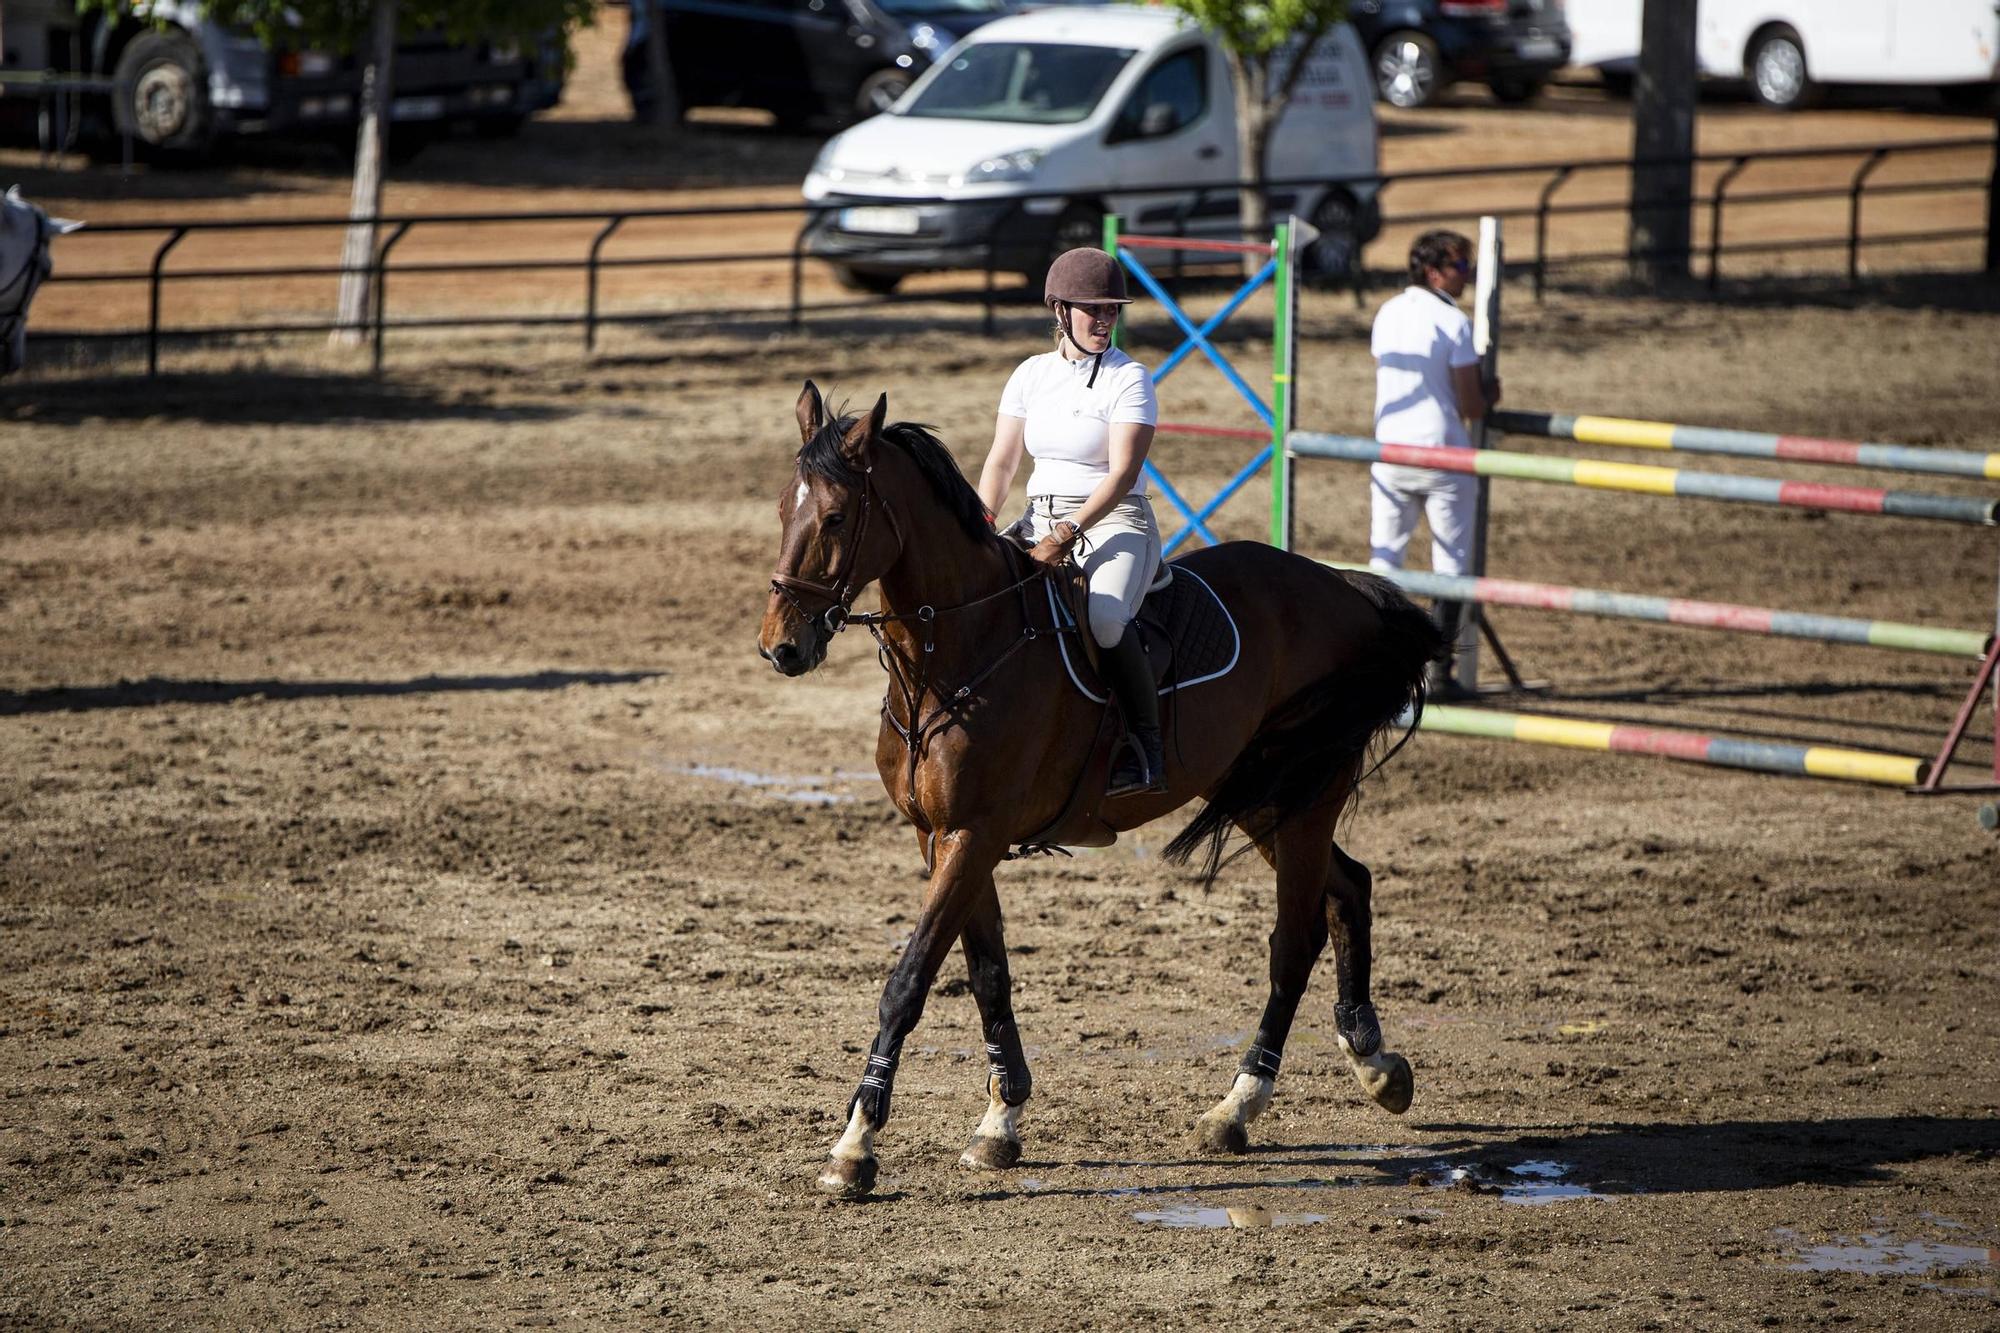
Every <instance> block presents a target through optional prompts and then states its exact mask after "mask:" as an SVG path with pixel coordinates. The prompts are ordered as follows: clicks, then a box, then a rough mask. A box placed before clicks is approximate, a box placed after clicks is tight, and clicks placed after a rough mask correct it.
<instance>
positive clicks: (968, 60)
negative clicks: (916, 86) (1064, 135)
mask: <svg viewBox="0 0 2000 1333" xmlns="http://www.w3.org/2000/svg"><path fill="white" fill-rule="evenodd" d="M1133 54H1134V53H1133V52H1132V51H1129V50H1121V49H1119V48H1117V47H1111V46H1057V45H1053V44H1050V43H1045V42H975V43H973V44H972V45H970V46H967V47H964V48H963V49H961V50H960V51H959V53H958V54H957V55H956V56H954V57H953V58H952V60H951V63H950V64H949V65H946V66H945V67H944V68H943V69H940V70H939V71H938V72H937V74H936V75H935V76H934V77H933V78H932V79H931V81H930V82H929V83H928V84H926V85H925V87H924V89H923V91H922V92H921V93H919V94H918V96H917V98H916V100H915V101H914V102H912V103H910V105H909V106H907V107H905V108H904V109H903V110H902V112H901V114H902V115H905V116H934V117H938V118H946V119H953V120H1010V121H1019V122H1021V123H1023V124H1029V125H1067V124H1073V123H1075V122H1076V121H1079V120H1082V119H1084V118H1085V117H1086V116H1088V115H1089V114H1090V113H1091V111H1092V110H1094V109H1095V108H1096V106H1097V104H1098V102H1099V101H1101V100H1102V99H1103V97H1104V90H1105V89H1107V88H1109V87H1110V86H1111V81H1112V80H1113V79H1115V78H1117V77H1118V71H1119V70H1121V69H1124V68H1125V62H1127V61H1128V60H1130V59H1131V58H1132V56H1133Z"/></svg>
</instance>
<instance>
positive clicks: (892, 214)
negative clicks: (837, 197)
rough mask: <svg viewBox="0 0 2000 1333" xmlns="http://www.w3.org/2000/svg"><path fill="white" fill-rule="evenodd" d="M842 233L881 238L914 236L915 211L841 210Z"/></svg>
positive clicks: (886, 209)
mask: <svg viewBox="0 0 2000 1333" xmlns="http://www.w3.org/2000/svg"><path fill="white" fill-rule="evenodd" d="M840 229H841V230H842V231H866V232H874V233H876V234H877V235H881V236H915V235H916V234H917V210H916V209H914V208H843V209H841V210H840Z"/></svg>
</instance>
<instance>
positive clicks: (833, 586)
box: [771, 466, 903, 634]
mask: <svg viewBox="0 0 2000 1333" xmlns="http://www.w3.org/2000/svg"><path fill="white" fill-rule="evenodd" d="M874 472H875V469H874V468H873V467H872V466H871V467H866V468H863V469H862V470H861V517H860V518H858V519H857V520H855V524H854V544H853V545H852V546H850V547H849V548H848V559H847V561H846V568H845V569H843V570H841V572H840V576H839V577H838V578H833V577H832V576H831V575H829V576H828V577H829V579H830V580H831V581H830V582H828V583H817V582H814V581H813V580H812V579H805V578H800V577H799V576H798V575H796V574H787V573H785V572H784V571H783V570H777V571H774V572H773V573H772V575H771V590H772V591H773V592H775V593H777V594H778V595H779V596H780V597H783V598H784V599H785V600H786V601H787V602H789V603H791V607H792V610H794V611H796V612H798V614H799V619H801V620H815V619H816V620H818V621H819V622H820V623H821V624H822V625H823V626H825V628H826V632H827V633H828V634H837V633H839V632H840V630H841V628H842V627H843V626H845V625H846V624H847V618H848V615H849V614H850V613H851V612H852V611H853V608H854V599H855V598H856V597H858V596H860V595H861V589H862V587H863V586H865V585H866V584H867V582H868V580H867V579H861V580H859V581H858V582H857V581H856V580H855V578H854V567H855V566H856V565H857V564H859V563H860V562H861V548H862V546H863V545H865V544H866V543H867V541H868V515H869V514H870V513H871V512H872V511H873V510H874V508H875V481H874ZM882 517H883V518H884V519H885V520H886V521H887V522H888V524H889V531H890V532H891V533H892V534H894V535H895V538H896V554H897V555H898V556H899V557H900V556H901V555H902V553H903V530H902V528H901V527H899V526H898V525H897V523H896V513H895V511H894V510H893V509H891V508H889V506H888V505H887V504H884V505H883V506H882ZM801 592H803V593H810V594H811V595H813V596H814V597H819V598H823V599H824V600H825V601H826V604H827V605H826V609H825V610H824V611H822V612H820V613H819V615H818V616H811V615H808V614H807V613H806V609H805V607H803V606H801V605H800V604H799V599H798V597H797V596H795V595H794V594H796V593H801Z"/></svg>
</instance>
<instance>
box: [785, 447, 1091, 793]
mask: <svg viewBox="0 0 2000 1333" xmlns="http://www.w3.org/2000/svg"><path fill="white" fill-rule="evenodd" d="M874 471H875V469H874V468H873V467H872V466H871V467H868V468H864V469H863V470H862V478H861V516H860V518H859V519H857V520H856V522H855V538H854V543H853V545H852V546H851V547H850V548H849V555H850V558H849V559H848V560H847V561H846V562H845V564H846V568H845V569H843V570H842V572H841V574H840V577H839V578H837V579H834V580H832V581H831V582H829V583H818V582H815V581H813V580H811V579H804V578H800V577H798V576H797V575H795V574H784V573H773V574H772V575H771V587H772V588H773V589H775V590H776V591H777V592H778V594H779V595H780V596H782V597H783V598H784V599H785V600H786V601H787V602H790V603H791V605H792V609H793V610H795V611H797V612H798V613H799V616H800V618H801V619H804V620H812V619H814V618H815V617H813V616H811V615H808V614H807V612H806V609H805V608H804V607H803V606H801V605H799V600H798V598H797V597H796V596H794V595H793V593H794V590H795V589H796V590H797V591H799V592H807V593H811V594H812V595H814V596H816V597H823V598H825V599H826V600H827V603H828V605H827V608H826V610H824V611H822V612H821V613H820V614H819V616H818V617H817V619H818V620H819V621H820V623H821V624H823V625H824V626H825V627H826V630H827V632H828V633H829V634H838V633H839V632H840V631H841V630H843V629H845V628H847V626H849V625H865V626H866V627H867V629H868V633H869V634H870V635H871V636H873V638H874V640H875V658H876V661H878V662H880V663H881V664H882V669H883V670H884V671H886V672H888V674H889V679H890V680H891V681H893V682H895V685H896V688H897V691H898V692H899V693H900V694H901V695H902V701H903V714H904V716H905V717H907V718H908V719H909V721H908V723H907V724H905V723H903V722H899V721H897V719H896V712H895V710H894V709H893V708H891V707H890V706H889V696H887V695H884V696H883V698H882V716H883V718H884V720H886V721H887V722H888V724H889V725H890V727H891V728H893V729H894V730H895V732H896V734H897V735H898V736H900V737H901V738H902V740H903V747H904V749H905V751H906V752H907V753H908V756H909V768H908V772H907V774H906V777H907V779H908V780H907V783H906V786H905V790H906V791H908V792H909V793H910V796H911V800H912V801H913V802H914V800H915V795H916V788H917V765H918V763H919V762H921V759H922V755H923V748H924V744H925V743H926V742H927V741H928V740H929V739H930V737H931V735H932V734H933V733H934V732H936V731H937V730H938V728H939V727H941V726H942V725H943V724H944V723H945V722H947V721H949V720H950V718H951V717H952V715H953V714H954V713H955V712H956V711H957V709H958V706H959V705H960V704H962V703H964V702H965V701H966V700H967V699H969V698H971V697H972V692H973V691H974V690H976V689H978V688H979V687H980V686H981V685H982V684H984V683H985V682H986V681H987V680H988V679H990V678H991V677H992V676H993V674H994V673H995V672H996V671H998V670H999V669H1000V668H1001V667H1002V666H1004V665H1005V664H1006V663H1007V661H1008V659H1009V658H1011V657H1013V656H1014V654H1015V653H1017V652H1019V651H1021V649H1023V648H1025V647H1027V646H1028V645H1029V644H1030V643H1033V642H1034V641H1035V640H1036V639H1039V638H1041V637H1043V636H1044V635H1048V636H1057V635H1063V634H1074V633H1076V632H1077V627H1076V625H1075V624H1074V623H1068V624H1065V623H1062V622H1061V621H1060V620H1057V621H1056V622H1055V623H1052V624H1051V625H1050V626H1049V627H1048V628H1047V629H1044V628H1042V627H1041V626H1039V625H1037V624H1036V623H1035V620H1034V616H1033V615H1032V614H1031V612H1030V604H1029V600H1028V593H1027V588H1028V585H1030V584H1032V583H1036V582H1039V581H1040V580H1042V579H1045V578H1047V577H1049V575H1050V573H1051V572H1052V571H1051V570H1050V569H1049V568H1048V567H1047V566H1045V565H1043V564H1041V563H1040V562H1039V561H1029V564H1031V565H1032V566H1033V568H1032V569H1030V570H1029V571H1028V572H1027V573H1026V574H1024V575H1022V576H1021V577H1020V578H1018V579H1016V580H1015V581H1014V582H1012V583H1010V584H1008V585H1007V586H1006V587H1004V588H1001V589H999V590H998V591H995V592H989V593H986V594H984V595H982V596H979V597H974V598H972V599H971V600H970V601H964V602H960V603H958V604H957V605H955V606H944V607H938V606H932V605H930V604H929V603H925V604H924V605H922V606H920V607H918V608H917V609H916V610H914V611H864V612H860V613H856V612H855V611H853V609H852V607H853V603H854V598H855V597H857V596H858V595H860V592H861V586H862V585H861V584H856V585H855V586H853V587H850V586H848V585H849V582H850V580H851V578H852V575H853V571H854V566H855V564H856V563H857V562H858V561H859V560H860V558H861V547H862V543H863V542H864V541H865V540H866V539H867V536H868V515H869V514H870V512H872V510H873V508H874V505H875V482H874V479H873V473H874ZM882 516H883V518H884V520H886V521H887V523H888V524H889V530H890V531H891V532H893V533H894V534H895V536H896V554H897V559H901V557H902V554H903V552H904V550H905V549H906V547H905V544H904V540H903V530H902V527H901V525H900V524H898V523H897V522H896V513H895V511H894V510H893V509H891V508H890V507H889V505H888V503H887V502H886V501H885V502H883V504H882ZM891 563H892V564H893V563H894V562H893V561H892V562H891ZM865 582H866V580H864V581H863V583H865ZM1010 593H1012V594H1015V595H1017V596H1018V597H1019V598H1020V602H1021V632H1020V633H1019V634H1018V635H1016V636H1015V637H1014V641H1013V642H1012V643H1010V644H1008V645H1007V646H1006V647H1005V648H1003V649H1002V650H1001V651H1000V654H999V656H997V657H995V658H994V659H993V660H992V661H991V662H988V663H987V664H986V666H985V667H983V668H982V669H981V670H980V671H979V672H978V673H976V674H975V675H974V676H973V677H972V679H970V680H968V681H966V682H965V683H964V684H963V685H960V686H959V687H958V688H957V689H955V690H952V691H951V692H950V693H949V694H946V693H945V692H944V691H942V690H939V691H938V697H939V699H940V700H941V701H942V702H940V703H939V704H938V706H937V707H936V708H933V709H932V710H931V711H930V713H929V714H928V715H927V716H922V717H920V716H919V711H918V710H919V709H920V708H921V707H922V705H923V700H924V696H925V695H926V694H927V693H929V692H930V689H931V659H932V656H933V654H935V653H936V651H937V623H938V621H939V620H940V619H941V618H942V617H945V616H949V615H956V614H957V613H958V612H961V611H970V610H972V609H973V608H974V607H979V606H984V605H986V604H987V603H988V602H994V601H998V600H999V599H1001V598H1003V597H1005V596H1007V595H1008V594H1010ZM911 622H914V623H915V624H917V625H918V626H920V627H921V643H922V647H921V650H920V651H919V652H917V653H916V654H915V660H914V661H912V660H911V658H910V655H908V654H906V653H904V652H903V651H902V650H901V649H900V648H898V647H897V646H896V644H895V642H894V641H893V640H892V639H891V638H890V637H889V635H888V634H887V633H886V632H885V629H886V627H887V626H890V625H896V624H907V623H911Z"/></svg>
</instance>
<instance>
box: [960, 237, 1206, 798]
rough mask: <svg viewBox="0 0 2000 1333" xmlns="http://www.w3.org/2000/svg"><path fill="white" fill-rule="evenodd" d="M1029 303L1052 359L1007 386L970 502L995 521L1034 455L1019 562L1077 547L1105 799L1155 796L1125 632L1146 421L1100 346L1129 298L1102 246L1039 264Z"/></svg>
mask: <svg viewBox="0 0 2000 1333" xmlns="http://www.w3.org/2000/svg"><path fill="white" fill-rule="evenodd" d="M1042 301H1043V303H1044V304H1045V305H1047V306H1049V307H1050V308H1051V309H1052V310H1054V311H1055V316H1056V327H1055V335H1056V346H1055V350H1054V351H1051V352H1044V353H1043V354H1041V355H1040V356H1031V357H1029V358H1028V359H1027V360H1026V361H1023V362H1022V363H1021V364H1020V366H1019V367H1018V368H1017V369H1016V370H1015V371H1014V375H1013V378H1011V379H1009V380H1008V381H1007V388H1006V390H1005V392H1003V393H1002V394H1001V395H1000V414H999V417H998V419H997V421H996V422H995V425H994V430H993V448H992V449H991V450H990V451H989V452H988V453H987V455H986V465H985V467H983V468H982V469H981V470H980V473H979V498H980V499H981V500H983V501H984V502H985V504H986V508H987V510H988V511H989V512H997V511H998V509H999V508H1000V505H1001V504H1002V503H1003V502H1004V501H1005V500H1006V498H1007V495H1008V492H1009V490H1010V489H1011V488H1012V486H1013V484H1014V474H1015V472H1016V471H1017V470H1018V469H1019V468H1020V465H1021V454H1022V451H1023V450H1024V449H1025V450H1026V452H1027V453H1028V455H1029V456H1030V457H1032V458H1033V459H1034V460H1035V470H1034V472H1033V473H1032V474H1030V475H1029V477H1028V512H1027V514H1026V515H1025V516H1024V521H1025V523H1026V525H1027V530H1028V535H1029V536H1030V537H1031V538H1033V539H1034V540H1035V542H1036V544H1035V547H1034V549H1033V550H1032V551H1030V552H1029V554H1030V555H1032V556H1033V557H1034V558H1035V559H1036V560H1039V561H1041V562H1042V563H1043V564H1046V565H1049V566H1052V567H1053V566H1055V565H1058V564H1060V563H1061V562H1062V560H1063V558H1064V556H1065V555H1066V554H1068V553H1069V550H1070V548H1071V546H1073V545H1074V546H1076V547H1077V548H1078V550H1077V555H1078V562H1079V563H1080V564H1081V565H1082V566H1083V572H1084V574H1085V576H1086V577H1087V578H1088V580H1089V583H1090V598H1089V621H1090V633H1091V636H1092V637H1093V638H1095V639H1096V640H1097V644H1098V647H1099V648H1101V649H1103V652H1102V653H1101V654H1100V659H1101V661H1102V663H1103V666H1104V675H1105V679H1106V680H1107V681H1108V682H1109V683H1110V685H1111V690H1112V693H1113V694H1114V695H1116V696H1117V699H1118V707H1119V710H1120V711H1121V712H1122V713H1123V714H1124V715H1125V725H1126V730H1127V733H1128V740H1129V741H1130V743H1129V744H1128V745H1126V746H1125V747H1124V748H1123V752H1122V753H1121V754H1120V756H1119V760H1118V763H1117V764H1116V765H1114V766H1113V768H1112V770H1111V782H1110V786H1109V788H1108V791H1107V794H1108V795H1111V796H1123V795H1126V794H1128V793H1132V792H1147V791H1162V790H1165V788H1166V755H1165V748H1164V747H1163V746H1162V744H1161V742H1160V700H1159V696H1158V695H1157V694H1156V693H1155V692H1154V688H1153V673H1152V669H1151V668H1150V667H1149V666H1148V664H1147V662H1146V650H1145V648H1144V647H1143V646H1142V645H1141V643H1140V641H1139V632H1138V631H1137V630H1136V629H1134V628H1133V627H1132V618H1133V616H1135V615H1137V614H1138V611H1139V603H1140V601H1141V600H1143V599H1144V597H1145V595H1146V589H1147V588H1148V587H1149V586H1150V585H1151V584H1152V582H1153V578H1154V576H1155V575H1156V574H1157V573H1158V572H1159V568H1160V536H1159V527H1158V525H1157V524H1156V523H1155V522H1154V521H1153V507H1152V504H1151V503H1150V502H1149V501H1148V500H1147V498H1146V482H1145V478H1144V476H1143V475H1142V473H1141V470H1140V469H1141V468H1142V467H1143V465H1144V464H1145V461H1146V451H1147V450H1148V449H1150V448H1151V447H1152V444H1153V427H1154V425H1155V423H1156V422H1157V421H1158V419H1159V404H1158V401H1157V400H1156V399H1155V397H1154V395H1153V377H1152V375H1150V374H1149V373H1148V372H1147V370H1146V368H1145V367H1144V366H1142V365H1140V364H1139V363H1138V362H1137V361H1134V360H1133V359H1132V358H1131V357H1129V356H1126V355H1125V354H1124V353H1123V352H1121V351H1119V350H1118V349H1117V348H1115V347H1113V346H1112V345H1111V331H1112V329H1113V328H1114V327H1115V326H1116V325H1117V323H1118V315H1119V307H1121V306H1125V305H1129V304H1131V301H1132V298H1131V297H1130V296H1127V295H1126V294H1125V273H1124V270H1123V269H1122V268H1121V267H1120V266H1119V264H1118V261H1117V260H1116V259H1114V258H1112V257H1111V256H1110V255H1108V254H1106V253H1105V252H1104V251H1102V250H1091V249H1080V250H1070V251H1067V252H1065V253H1064V254H1062V255H1060V256H1058V257H1057V259H1056V261H1055V263H1053V264H1051V265H1050V266H1049V275H1048V281H1047V284H1046V286H1045V287H1044V288H1043V294H1042ZM1079 534H1081V536H1082V540H1081V542H1079V541H1078V536H1079Z"/></svg>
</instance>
